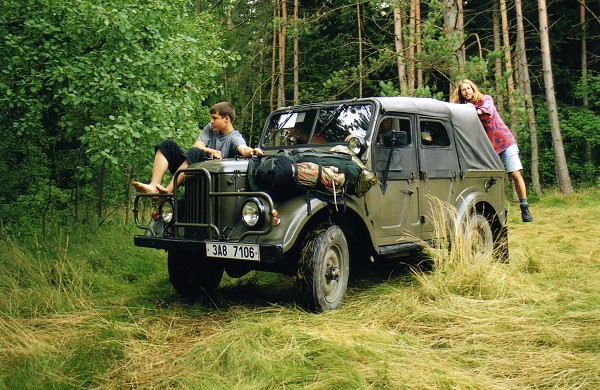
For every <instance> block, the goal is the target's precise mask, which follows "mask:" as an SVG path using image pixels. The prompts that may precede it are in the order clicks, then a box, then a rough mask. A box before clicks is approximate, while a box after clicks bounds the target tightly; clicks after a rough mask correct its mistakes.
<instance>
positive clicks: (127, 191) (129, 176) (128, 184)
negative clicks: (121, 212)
mask: <svg viewBox="0 0 600 390" xmlns="http://www.w3.org/2000/svg"><path fill="white" fill-rule="evenodd" d="M134 174H135V168H133V167H129V168H127V182H126V183H125V186H126V187H125V194H127V200H126V203H125V204H126V206H125V225H127V224H129V212H130V211H131V197H132V195H133V194H132V193H131V189H132V186H131V182H132V181H133V177H134Z"/></svg>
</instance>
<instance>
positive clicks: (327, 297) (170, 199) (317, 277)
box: [134, 97, 508, 311]
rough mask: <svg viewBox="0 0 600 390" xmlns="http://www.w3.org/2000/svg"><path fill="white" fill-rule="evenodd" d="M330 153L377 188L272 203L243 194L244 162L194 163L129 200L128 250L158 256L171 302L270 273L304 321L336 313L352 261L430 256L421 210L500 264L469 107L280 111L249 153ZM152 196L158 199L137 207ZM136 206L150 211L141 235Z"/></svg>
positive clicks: (490, 164) (493, 166) (258, 194)
mask: <svg viewBox="0 0 600 390" xmlns="http://www.w3.org/2000/svg"><path fill="white" fill-rule="evenodd" d="M340 145H341V146H344V147H346V149H349V150H350V151H351V153H353V157H354V158H355V159H357V160H360V162H361V163H362V167H363V168H364V169H366V170H367V171H368V172H371V173H372V174H373V177H376V184H375V185H373V186H372V187H371V188H370V189H369V190H368V191H366V193H364V194H361V196H358V195H356V194H352V193H350V192H348V193H345V194H343V196H340V197H338V198H335V197H334V199H333V200H331V199H326V198H323V197H321V196H316V195H315V194H314V193H312V192H311V191H306V192H300V193H294V194H293V195H289V196H286V197H275V196H272V194H271V193H270V191H263V190H256V189H255V188H252V187H251V185H250V180H249V179H250V177H249V162H250V163H252V161H251V160H249V159H244V158H232V159H224V160H210V161H204V162H200V163H197V164H193V165H191V166H189V167H188V168H187V169H185V170H183V171H180V172H178V173H176V175H179V174H181V173H185V181H184V184H183V185H182V186H180V187H179V188H178V189H176V191H175V192H174V193H173V194H166V195H161V194H140V195H138V196H137V197H136V199H135V202H134V216H135V220H136V224H137V226H138V227H139V228H141V229H143V232H142V234H140V235H136V236H135V237H134V243H135V245H137V246H142V247H149V248H157V249H162V250H165V251H167V253H168V272H169V277H170V280H171V283H172V285H173V287H174V288H175V290H176V291H177V292H178V293H180V294H182V295H185V296H191V297H194V296H198V295H200V294H203V293H205V292H207V291H210V290H214V289H216V288H217V287H218V285H219V283H220V281H221V278H222V275H223V272H224V271H225V272H227V274H228V275H229V276H230V277H233V278H236V277H241V276H243V275H245V274H246V273H247V272H249V271H251V270H260V271H269V272H276V273H281V274H286V275H295V276H296V280H297V295H298V299H299V303H300V304H302V305H303V306H304V307H306V308H308V309H310V310H313V311H323V310H334V309H337V308H338V307H339V306H340V305H341V303H342V300H343V298H344V296H345V294H346V289H347V285H348V275H349V273H350V270H351V269H352V268H353V266H354V265H355V264H358V263H359V262H360V261H362V260H365V259H367V260H368V259H371V261H373V260H375V264H377V263H378V262H379V261H380V260H385V259H389V258H397V257H399V256H406V255H410V254H413V253H415V252H418V251H421V250H422V249H423V248H424V247H425V246H427V245H429V244H434V243H435V242H436V239H437V238H438V237H436V234H437V233H436V227H435V226H434V215H433V213H434V210H432V208H433V207H434V206H433V204H434V202H432V199H439V200H440V201H442V202H446V203H447V204H450V205H452V206H454V207H455V209H456V216H455V221H452V224H453V225H455V224H456V223H458V222H467V225H469V226H471V227H475V229H474V230H475V231H476V232H478V235H479V236H480V237H479V240H478V242H479V243H480V244H478V247H477V248H475V247H474V248H473V249H474V250H490V251H493V252H494V253H495V256H497V257H498V258H499V259H500V260H506V259H507V257H508V237H507V226H506V221H507V211H506V209H505V180H506V173H505V170H504V167H503V165H502V163H501V161H500V160H499V158H498V157H497V155H496V153H495V152H494V150H493V148H492V146H491V144H490V142H489V140H488V139H487V137H486V135H485V132H484V130H483V128H482V126H481V124H480V122H479V119H478V117H477V115H476V112H475V110H474V109H473V108H472V107H468V106H467V105H458V104H450V103H445V102H441V101H438V100H434V99H424V98H409V97H380V98H364V99H353V100H344V101H331V102H322V103H313V104H305V105H299V106H293V107H284V108H280V109H277V110H276V111H274V112H273V113H272V114H271V115H270V116H269V118H268V119H267V121H266V123H265V126H264V129H263V132H262V136H261V139H260V142H259V147H260V148H262V149H263V151H264V152H265V156H263V158H268V157H269V156H273V155H276V154H277V153H281V152H282V151H283V152H293V151H294V150H300V149H303V148H309V149H311V150H322V151H329V150H331V149H332V148H334V147H338V148H339V147H340ZM253 159H257V157H256V156H255V157H253ZM250 165H252V164H250ZM278 190H281V188H278ZM157 196H159V197H163V199H162V200H161V201H160V202H155V203H153V202H151V201H149V200H147V201H145V202H143V200H144V199H149V197H157ZM154 199H155V198H154ZM142 203H144V204H149V203H150V204H152V205H153V207H156V210H154V211H153V212H152V218H150V219H149V223H145V222H142V218H141V217H140V210H141V208H140V207H141V205H142Z"/></svg>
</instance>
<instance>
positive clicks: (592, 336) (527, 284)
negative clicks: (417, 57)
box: [0, 191, 600, 389]
mask: <svg viewBox="0 0 600 390" xmlns="http://www.w3.org/2000/svg"><path fill="white" fill-rule="evenodd" d="M599 195H600V194H599V193H598V192H597V191H595V192H585V193H576V194H572V195H569V196H563V195H560V194H555V193H550V194H548V195H547V196H544V197H542V200H541V201H539V202H537V203H533V204H532V205H531V211H532V213H533V216H534V218H535V222H534V223H531V224H524V223H522V222H520V219H519V215H518V212H517V211H518V208H515V207H514V206H512V205H511V210H510V214H509V241H510V261H509V262H508V263H498V262H496V261H494V260H493V259H491V258H486V257H473V256H470V255H469V256H467V255H465V254H464V251H463V250H462V249H461V248H460V245H459V243H458V242H457V240H456V239H455V240H454V242H453V243H452V245H451V247H450V251H449V250H448V248H447V247H445V248H444V247H443V246H442V247H440V248H439V249H434V250H432V251H431V252H430V253H429V260H428V261H430V264H428V265H427V266H426V267H419V268H418V269H415V270H413V271H409V270H410V269H411V268H410V267H396V268H395V269H394V271H393V272H387V273H381V274H374V275H372V276H370V277H368V278H365V279H364V280H360V281H357V282H354V283H352V284H351V287H350V290H349V292H348V296H347V298H346V300H345V302H344V305H343V306H342V307H341V309H340V310H338V311H335V312H331V313H324V314H319V315H315V314H310V313H307V312H305V311H304V310H302V309H300V308H298V307H297V306H296V305H295V303H294V300H293V296H294V294H293V292H294V283H293V278H289V277H279V276H274V275H265V274H261V273H251V274H250V275H248V276H246V277H245V278H244V279H242V280H239V281H238V280H228V281H226V282H225V285H224V286H223V287H222V289H221V291H220V292H219V293H218V294H217V295H215V296H214V297H212V300H210V301H208V302H206V301H203V302H188V301H186V300H183V299H181V298H180V297H179V296H177V295H176V294H175V293H174V292H173V290H172V288H171V287H170V285H169V282H168V277H167V274H166V264H165V263H166V262H165V255H164V253H163V252H161V251H155V250H149V249H142V248H136V247H134V246H133V243H132V234H133V232H134V230H133V229H131V228H130V227H122V226H119V225H118V224H115V225H107V226H106V228H101V229H99V230H98V232H96V234H94V235H93V236H91V237H89V236H88V237H85V238H82V237H79V236H77V235H67V234H66V233H62V234H57V236H56V237H54V238H52V239H46V240H45V241H44V242H36V241H35V240H29V241H27V242H22V241H20V240H17V239H15V238H14V237H13V236H11V235H10V234H8V233H7V232H2V234H1V235H0V239H1V241H2V243H3V245H4V248H5V251H4V254H3V256H2V259H1V260H0V261H1V262H2V267H3V272H2V274H0V293H1V294H2V297H3V299H2V300H0V388H11V389H12V388H36V389H46V388H56V389H64V388H101V389H122V388H142V389H150V388H152V389H155V388H190V389H191V388H193V389H216V388H219V389H273V388H288V389H289V388H295V389H305V388H307V389H372V388H375V389H399V388H411V389H413V388H414V389H440V388H448V389H450V388H457V389H466V388H472V389H522V388H554V389H595V388H599V387H600V347H599V346H600V294H599V292H600V261H599V260H598V259H599V258H600V227H599V226H598V223H597V216H598V215H600V200H599V199H600V196H599ZM463 249H464V248H463ZM465 251H466V249H465ZM412 265H413V267H414V262H413V263H412Z"/></svg>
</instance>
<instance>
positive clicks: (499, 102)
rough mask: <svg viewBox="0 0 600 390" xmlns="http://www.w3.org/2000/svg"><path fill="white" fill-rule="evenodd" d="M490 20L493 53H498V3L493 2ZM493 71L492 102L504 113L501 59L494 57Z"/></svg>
mask: <svg viewBox="0 0 600 390" xmlns="http://www.w3.org/2000/svg"><path fill="white" fill-rule="evenodd" d="M492 18H493V20H492V22H493V29H494V51H495V52H500V50H502V45H501V43H500V23H499V22H498V19H499V18H500V9H499V5H498V3H497V2H495V1H494V6H493V10H492ZM494 70H495V75H496V97H495V98H494V101H495V102H496V107H497V108H498V111H500V112H504V82H503V77H502V58H501V57H496V58H495V59H494Z"/></svg>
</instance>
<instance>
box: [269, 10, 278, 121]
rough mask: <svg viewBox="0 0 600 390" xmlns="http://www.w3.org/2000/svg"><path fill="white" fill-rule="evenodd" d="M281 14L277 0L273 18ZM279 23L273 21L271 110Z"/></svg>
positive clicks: (273, 104) (275, 78) (273, 102)
mask: <svg viewBox="0 0 600 390" xmlns="http://www.w3.org/2000/svg"><path fill="white" fill-rule="evenodd" d="M278 16H279V0H275V4H274V5H273V20H274V21H276V20H277V17H278ZM276 69H277V23H273V43H272V45H271V93H270V96H269V107H270V109H271V111H273V110H274V109H275V82H276V81H277V73H276Z"/></svg>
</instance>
